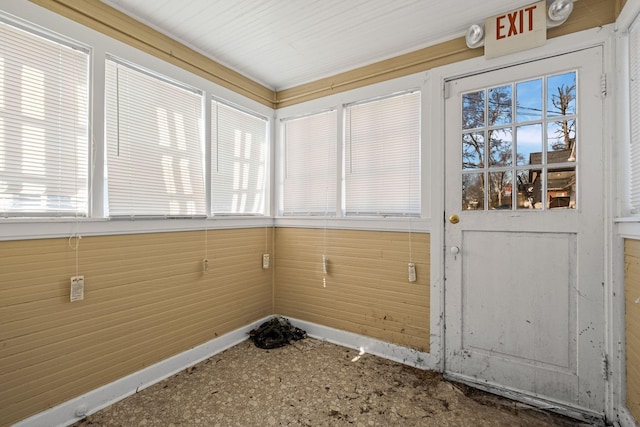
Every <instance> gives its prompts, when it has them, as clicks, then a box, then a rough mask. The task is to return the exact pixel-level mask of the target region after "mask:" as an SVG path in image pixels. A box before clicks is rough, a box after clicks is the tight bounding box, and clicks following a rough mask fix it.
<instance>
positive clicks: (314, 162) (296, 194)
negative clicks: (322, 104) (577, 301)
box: [282, 110, 338, 215]
mask: <svg viewBox="0 0 640 427" xmlns="http://www.w3.org/2000/svg"><path fill="white" fill-rule="evenodd" d="M283 126H284V152H285V153H284V180H283V181H284V185H283V194H282V214H283V215H335V214H336V179H337V178H336V171H337V157H336V152H337V148H336V147H337V138H338V136H337V134H338V114H337V112H336V110H331V111H326V112H322V113H318V114H313V115H310V116H305V117H300V118H295V119H289V120H285V121H284V123H283Z"/></svg>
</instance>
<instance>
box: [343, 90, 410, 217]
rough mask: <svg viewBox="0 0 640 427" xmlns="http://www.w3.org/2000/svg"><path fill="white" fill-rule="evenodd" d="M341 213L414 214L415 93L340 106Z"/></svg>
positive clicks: (375, 214)
mask: <svg viewBox="0 0 640 427" xmlns="http://www.w3.org/2000/svg"><path fill="white" fill-rule="evenodd" d="M344 152H345V171H344V175H345V195H344V200H345V201H344V209H345V215H374V216H387V215H388V216H419V215H420V92H417V91H416V92H409V93H403V94H399V95H393V96H390V97H386V98H382V99H376V100H372V101H369V102H362V103H358V104H352V105H347V106H345V150H344Z"/></svg>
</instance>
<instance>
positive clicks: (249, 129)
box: [211, 101, 268, 215]
mask: <svg viewBox="0 0 640 427" xmlns="http://www.w3.org/2000/svg"><path fill="white" fill-rule="evenodd" d="M267 153H268V151H267V120H266V119H265V118H263V117H258V116H256V115H253V114H250V113H247V112H244V111H242V110H240V109H238V108H235V107H232V106H230V105H226V104H224V103H221V102H218V101H212V103H211V213H212V215H264V213H265V202H266V201H265V197H266V183H267V179H266V174H267V170H266V169H267Z"/></svg>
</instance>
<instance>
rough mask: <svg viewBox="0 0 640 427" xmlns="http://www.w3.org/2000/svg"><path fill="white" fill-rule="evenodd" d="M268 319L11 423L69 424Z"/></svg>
mask: <svg viewBox="0 0 640 427" xmlns="http://www.w3.org/2000/svg"><path fill="white" fill-rule="evenodd" d="M269 318H271V316H269V317H265V318H264V319H261V320H257V321H255V322H253V323H251V324H250V325H247V326H245V327H242V328H239V329H236V330H235V331H232V332H229V333H227V334H224V335H222V336H220V337H218V338H215V339H212V340H211V341H209V342H206V343H204V344H201V345H199V346H197V347H194V348H192V349H189V350H187V351H184V352H182V353H180V354H177V355H175V356H172V357H170V358H168V359H165V360H163V361H162V362H158V363H156V364H155V365H151V366H149V367H146V368H144V369H142V370H140V371H138V372H135V373H133V374H131V375H127V376H126V377H123V378H120V379H119V380H116V381H114V382H112V383H110V384H106V385H104V386H102V387H99V388H97V389H95V390H92V391H90V392H89V393H86V394H83V395H82V396H79V397H76V398H74V399H71V400H68V401H66V402H64V403H62V404H60V405H58V406H55V407H53V408H51V409H48V410H46V411H44V412H40V413H39V414H36V415H34V416H32V417H29V418H27V419H24V420H22V421H20V422H18V423H16V424H14V427H45V426H47V427H49V426H68V425H70V424H73V423H75V422H76V421H79V420H81V419H82V418H84V417H85V416H87V415H90V414H93V413H94V412H97V411H99V410H100V409H102V408H105V407H107V406H109V405H112V404H113V403H115V402H117V401H119V400H122V399H124V398H125V397H127V396H130V395H132V394H134V393H136V392H138V391H140V390H143V389H145V388H147V387H149V386H151V385H153V384H155V383H157V382H159V381H162V380H163V379H165V378H167V377H170V376H171V375H174V374H176V373H178V372H180V371H181V370H183V369H186V368H188V367H189V366H192V365H195V364H196V363H198V362H201V361H203V360H205V359H207V358H209V357H211V356H213V355H215V354H217V353H220V352H221V351H223V350H226V349H228V348H230V347H233V346H234V345H237V344H239V343H241V342H242V341H244V340H246V339H247V338H248V335H247V333H248V332H249V331H250V330H251V329H253V328H255V327H257V326H259V325H260V324H261V323H263V322H264V321H266V320H267V319H269Z"/></svg>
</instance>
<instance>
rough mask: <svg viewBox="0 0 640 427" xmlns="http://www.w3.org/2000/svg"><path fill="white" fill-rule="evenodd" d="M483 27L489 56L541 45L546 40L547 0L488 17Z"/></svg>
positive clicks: (486, 51) (485, 53) (485, 52)
mask: <svg viewBox="0 0 640 427" xmlns="http://www.w3.org/2000/svg"><path fill="white" fill-rule="evenodd" d="M484 30H485V36H484V37H485V39H484V55H485V57H486V58H495V57H498V56H502V55H508V54H510V53H514V52H519V51H521V50H525V49H531V48H534V47H538V46H542V45H544V44H545V43H546V41H547V2H546V1H544V0H543V1H539V2H537V3H534V4H531V5H529V6H524V7H521V8H520V9H515V10H512V11H510V12H506V13H503V14H500V15H497V16H493V17H491V18H488V19H487V20H486V21H485V23H484Z"/></svg>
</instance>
